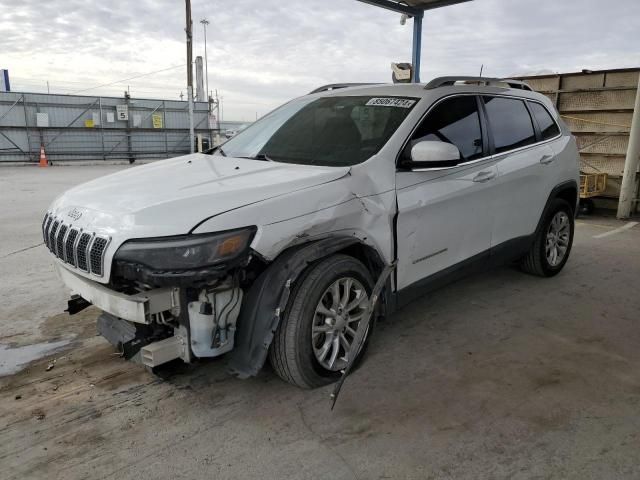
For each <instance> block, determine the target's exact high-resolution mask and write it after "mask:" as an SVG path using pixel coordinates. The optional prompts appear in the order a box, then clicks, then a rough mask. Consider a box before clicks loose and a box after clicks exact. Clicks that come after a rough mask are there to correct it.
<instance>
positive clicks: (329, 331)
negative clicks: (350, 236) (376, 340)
mask: <svg viewBox="0 0 640 480" xmlns="http://www.w3.org/2000/svg"><path fill="white" fill-rule="evenodd" d="M372 289H373V281H372V279H371V275H370V274H369V272H368V270H367V269H366V268H365V266H364V265H363V264H362V263H361V262H359V261H358V260H356V259H355V258H353V257H350V256H348V255H341V254H338V255H332V256H330V257H327V258H325V259H323V260H320V261H319V262H318V263H316V264H314V265H312V266H311V267H310V268H309V269H308V270H307V271H306V272H305V273H304V274H303V275H302V278H300V279H299V280H298V282H297V283H296V285H295V287H294V289H293V291H292V294H291V297H290V299H289V302H288V304H287V309H286V312H285V315H284V317H283V318H282V320H281V322H280V325H279V326H278V329H277V330H276V333H275V336H274V338H273V342H272V343H271V347H270V349H269V361H270V362H271V365H272V366H273V369H274V370H275V372H276V373H277V374H278V376H279V377H280V378H282V379H283V380H285V381H287V382H289V383H292V384H294V385H297V386H299V387H302V388H315V387H319V386H322V385H326V384H328V383H332V382H335V381H336V380H338V378H340V375H341V373H340V372H341V370H343V369H344V368H345V367H346V365H347V360H348V358H349V354H351V350H352V348H355V347H354V339H355V336H356V332H357V331H358V330H359V329H362V328H368V331H367V332H366V336H365V340H364V342H363V347H362V348H361V349H360V351H359V352H358V359H359V358H361V356H362V355H363V353H364V350H365V348H366V345H367V340H368V337H369V336H370V333H371V327H370V326H369V327H367V326H366V325H365V322H364V321H363V320H364V313H365V310H366V308H367V305H368V302H369V296H370V295H371V291H372ZM358 359H356V361H357V360H358Z"/></svg>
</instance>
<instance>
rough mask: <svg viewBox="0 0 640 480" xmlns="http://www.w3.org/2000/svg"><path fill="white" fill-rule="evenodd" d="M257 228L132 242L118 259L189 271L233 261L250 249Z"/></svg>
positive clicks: (154, 266) (122, 247)
mask: <svg viewBox="0 0 640 480" xmlns="http://www.w3.org/2000/svg"><path fill="white" fill-rule="evenodd" d="M255 231H256V229H255V227H251V228H244V229H241V230H232V231H228V232H222V233H214V234H209V233H207V234H195V235H182V236H179V237H164V238H158V239H153V240H130V241H128V242H126V243H124V244H123V245H122V246H121V247H120V248H119V249H118V251H117V252H116V254H115V256H114V260H116V261H123V262H131V263H136V264H142V265H146V266H147V267H149V268H152V269H154V270H189V269H194V268H203V267H208V266H212V265H216V264H218V263H221V262H227V261H229V260H233V259H235V258H237V257H239V256H240V255H242V254H243V253H245V252H246V251H247V249H248V247H249V243H250V242H251V239H252V238H253V234H254V233H255Z"/></svg>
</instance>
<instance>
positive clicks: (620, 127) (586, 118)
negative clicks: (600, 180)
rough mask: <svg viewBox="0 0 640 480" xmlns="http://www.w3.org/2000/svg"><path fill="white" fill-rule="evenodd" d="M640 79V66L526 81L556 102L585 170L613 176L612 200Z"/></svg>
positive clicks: (610, 183) (617, 189)
mask: <svg viewBox="0 0 640 480" xmlns="http://www.w3.org/2000/svg"><path fill="white" fill-rule="evenodd" d="M638 75H640V68H630V69H617V70H601V71H593V72H588V73H585V72H578V73H561V74H557V75H543V76H534V77H520V79H521V80H524V81H525V82H527V83H528V84H529V85H530V86H531V88H533V89H534V90H536V91H538V92H540V93H543V94H544V95H546V96H548V97H549V98H550V99H551V100H552V101H553V102H554V104H555V105H556V108H557V109H558V111H559V112H560V115H561V116H562V118H563V119H564V121H565V122H566V123H567V125H568V126H569V128H570V129H571V131H572V132H573V134H574V135H575V136H576V141H577V142H578V147H579V148H580V156H581V159H582V170H583V171H584V172H587V173H594V172H604V173H607V174H608V175H609V181H608V185H607V191H606V192H605V195H604V196H607V197H612V198H617V197H618V195H619V193H620V182H621V181H622V172H623V171H624V162H625V157H626V154H627V147H628V145H629V131H630V128H631V117H632V116H633V107H634V102H635V98H636V94H637V88H638Z"/></svg>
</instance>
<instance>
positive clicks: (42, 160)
mask: <svg viewBox="0 0 640 480" xmlns="http://www.w3.org/2000/svg"><path fill="white" fill-rule="evenodd" d="M38 166H40V167H48V166H49V162H48V161H47V155H46V154H45V153H44V145H40V163H39V164H38Z"/></svg>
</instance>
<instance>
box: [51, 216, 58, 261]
mask: <svg viewBox="0 0 640 480" xmlns="http://www.w3.org/2000/svg"><path fill="white" fill-rule="evenodd" d="M58 225H60V222H59V221H58V220H56V221H54V222H53V225H51V229H50V230H49V250H51V251H52V252H53V253H54V254H55V253H56V231H57V230H58Z"/></svg>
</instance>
